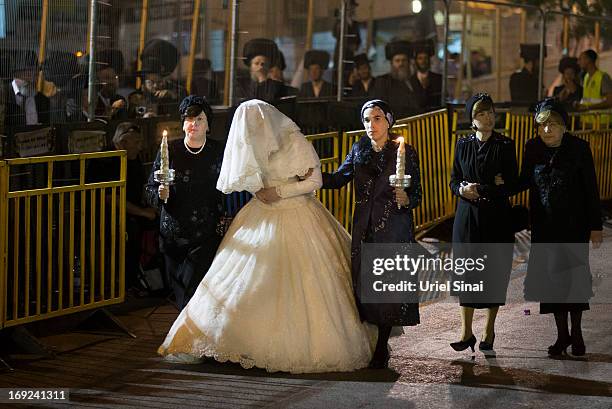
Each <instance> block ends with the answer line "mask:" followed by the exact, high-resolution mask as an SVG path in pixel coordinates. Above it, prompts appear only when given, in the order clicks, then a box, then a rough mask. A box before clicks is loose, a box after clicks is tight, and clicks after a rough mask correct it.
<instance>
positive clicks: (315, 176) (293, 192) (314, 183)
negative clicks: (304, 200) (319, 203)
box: [276, 167, 323, 199]
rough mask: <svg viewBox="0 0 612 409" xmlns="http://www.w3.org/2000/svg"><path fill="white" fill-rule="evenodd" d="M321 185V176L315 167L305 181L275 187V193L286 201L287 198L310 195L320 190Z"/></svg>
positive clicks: (319, 170)
mask: <svg viewBox="0 0 612 409" xmlns="http://www.w3.org/2000/svg"><path fill="white" fill-rule="evenodd" d="M322 185H323V179H322V176H321V169H320V168H318V167H316V168H313V170H312V174H311V175H310V176H309V177H308V178H307V179H304V180H301V181H298V182H293V183H289V184H287V185H281V186H277V187H276V193H277V194H278V195H279V196H280V197H282V198H283V199H286V198H288V197H293V196H299V195H304V194H308V193H312V192H314V191H315V190H318V189H320V188H321V186H322Z"/></svg>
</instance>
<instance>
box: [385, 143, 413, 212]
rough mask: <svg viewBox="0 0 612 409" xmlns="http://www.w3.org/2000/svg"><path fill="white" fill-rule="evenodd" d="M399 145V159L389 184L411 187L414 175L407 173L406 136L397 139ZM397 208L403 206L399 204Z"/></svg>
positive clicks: (397, 186)
mask: <svg viewBox="0 0 612 409" xmlns="http://www.w3.org/2000/svg"><path fill="white" fill-rule="evenodd" d="M397 142H398V143H399V146H398V147H397V160H396V164H395V175H391V176H389V184H390V185H391V187H394V188H400V189H405V188H407V187H410V184H411V183H412V177H411V176H410V175H406V174H405V173H404V172H405V158H406V147H405V145H404V138H402V137H399V138H398V139H397ZM397 208H398V209H401V208H402V206H400V204H399V203H398V204H397Z"/></svg>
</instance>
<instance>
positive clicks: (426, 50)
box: [410, 41, 442, 112]
mask: <svg viewBox="0 0 612 409" xmlns="http://www.w3.org/2000/svg"><path fill="white" fill-rule="evenodd" d="M414 53H415V63H416V68H417V72H416V73H415V74H414V75H412V77H410V84H411V85H412V89H413V90H414V94H415V96H416V97H417V101H418V104H419V108H420V109H421V112H429V111H433V110H435V109H438V108H440V106H441V101H440V98H441V96H442V76H441V75H440V74H437V73H435V72H431V70H430V68H431V60H430V59H431V56H432V55H434V46H433V43H432V42H431V41H425V42H420V43H415V44H414Z"/></svg>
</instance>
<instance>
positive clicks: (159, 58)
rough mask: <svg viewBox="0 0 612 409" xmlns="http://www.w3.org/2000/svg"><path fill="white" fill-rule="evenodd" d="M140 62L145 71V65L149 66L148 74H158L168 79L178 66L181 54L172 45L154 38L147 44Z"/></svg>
mask: <svg viewBox="0 0 612 409" xmlns="http://www.w3.org/2000/svg"><path fill="white" fill-rule="evenodd" d="M140 60H141V61H142V65H143V69H144V66H145V65H148V68H149V71H148V72H156V73H157V74H160V75H161V76H162V77H167V76H168V75H170V74H172V72H173V71H174V69H175V68H176V66H177V65H178V60H179V52H178V50H177V49H176V47H175V46H174V45H173V44H172V43H170V42H168V41H166V40H162V39H160V38H154V39H153V40H150V41H148V42H147V43H146V44H145V46H144V48H143V50H142V54H141V55H140ZM153 69H154V70H155V71H153Z"/></svg>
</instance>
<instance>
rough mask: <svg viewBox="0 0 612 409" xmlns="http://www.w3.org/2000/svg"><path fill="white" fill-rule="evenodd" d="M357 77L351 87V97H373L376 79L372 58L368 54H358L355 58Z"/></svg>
mask: <svg viewBox="0 0 612 409" xmlns="http://www.w3.org/2000/svg"><path fill="white" fill-rule="evenodd" d="M353 63H354V70H355V71H354V72H355V78H354V82H353V86H352V88H351V97H354V98H363V99H366V98H370V99H371V98H373V97H374V94H373V91H374V84H375V82H376V79H375V78H374V77H373V76H372V68H371V67H370V60H369V59H368V56H367V55H366V54H357V55H356V56H355V58H353Z"/></svg>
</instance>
